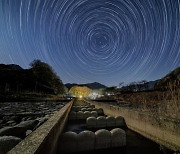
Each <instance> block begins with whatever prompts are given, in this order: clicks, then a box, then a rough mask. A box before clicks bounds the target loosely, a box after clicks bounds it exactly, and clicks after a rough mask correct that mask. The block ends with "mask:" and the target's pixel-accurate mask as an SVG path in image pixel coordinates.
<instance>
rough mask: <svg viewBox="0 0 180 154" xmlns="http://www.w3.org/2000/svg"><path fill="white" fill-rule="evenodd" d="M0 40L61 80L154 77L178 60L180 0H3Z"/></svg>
mask: <svg viewBox="0 0 180 154" xmlns="http://www.w3.org/2000/svg"><path fill="white" fill-rule="evenodd" d="M0 45H1V47H0V53H1V57H0V61H1V62H2V63H3V62H4V63H18V64H20V65H22V66H25V67H27V65H28V63H30V62H31V61H32V60H33V59H41V60H43V61H45V62H47V63H49V64H50V65H51V66H52V67H53V68H54V69H55V71H56V72H57V73H58V75H59V76H60V77H61V79H62V80H63V81H64V82H78V83H82V82H93V81H99V82H102V83H105V84H106V85H117V84H118V83H119V82H121V81H125V82H130V81H137V80H142V79H147V80H154V79H158V78H160V77H163V76H164V75H165V74H167V73H169V71H171V70H172V69H174V68H175V67H177V66H179V65H180V0H13V1H12V0H1V1H0Z"/></svg>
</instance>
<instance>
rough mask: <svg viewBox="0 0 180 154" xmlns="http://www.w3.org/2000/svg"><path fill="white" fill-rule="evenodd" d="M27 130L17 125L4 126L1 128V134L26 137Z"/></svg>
mask: <svg viewBox="0 0 180 154" xmlns="http://www.w3.org/2000/svg"><path fill="white" fill-rule="evenodd" d="M25 132H26V130H24V129H22V128H17V127H4V128H1V129H0V136H5V135H6V136H16V137H20V138H24V137H25Z"/></svg>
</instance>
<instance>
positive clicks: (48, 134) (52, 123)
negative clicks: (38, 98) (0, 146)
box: [8, 101, 73, 154]
mask: <svg viewBox="0 0 180 154" xmlns="http://www.w3.org/2000/svg"><path fill="white" fill-rule="evenodd" d="M72 104H73V101H71V102H69V103H68V104H66V105H65V106H64V107H63V108H62V109H60V110H59V111H57V112H56V113H55V114H54V115H53V116H52V117H51V118H50V119H48V120H47V121H46V122H45V123H44V124H43V125H41V126H40V127H38V128H37V129H36V130H35V131H33V132H32V133H31V134H30V135H29V136H27V137H26V138H25V139H24V140H22V141H21V142H20V143H19V144H18V145H16V146H15V147H14V148H13V149H12V150H11V151H9V152H8V154H20V153H24V154H35V153H36V154H37V153H38V154H42V153H43V154H49V153H55V151H56V146H57V141H58V137H59V135H60V134H61V133H62V131H63V129H64V126H65V124H66V122H67V117H68V114H69V111H70V110H71V106H72Z"/></svg>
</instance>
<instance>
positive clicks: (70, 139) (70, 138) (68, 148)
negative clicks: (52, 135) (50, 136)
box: [59, 132, 78, 153]
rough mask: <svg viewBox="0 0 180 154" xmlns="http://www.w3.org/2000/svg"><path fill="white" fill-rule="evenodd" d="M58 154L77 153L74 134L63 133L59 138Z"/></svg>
mask: <svg viewBox="0 0 180 154" xmlns="http://www.w3.org/2000/svg"><path fill="white" fill-rule="evenodd" d="M59 150H60V153H69V152H77V151H78V136H77V134H76V133H75V132H65V133H64V134H62V136H61V138H60V146H59Z"/></svg>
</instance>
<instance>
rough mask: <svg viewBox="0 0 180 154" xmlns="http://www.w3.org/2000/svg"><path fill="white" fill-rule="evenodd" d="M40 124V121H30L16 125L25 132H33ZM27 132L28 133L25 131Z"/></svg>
mask: <svg viewBox="0 0 180 154" xmlns="http://www.w3.org/2000/svg"><path fill="white" fill-rule="evenodd" d="M38 123H39V121H38V120H28V121H23V122H21V123H20V124H18V125H16V126H15V127H16V128H24V130H28V129H29V130H33V129H34V128H35V126H36V125H37V124H38ZM25 132H26V131H25Z"/></svg>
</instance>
